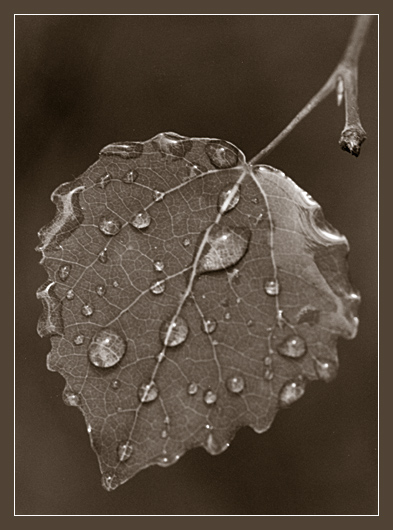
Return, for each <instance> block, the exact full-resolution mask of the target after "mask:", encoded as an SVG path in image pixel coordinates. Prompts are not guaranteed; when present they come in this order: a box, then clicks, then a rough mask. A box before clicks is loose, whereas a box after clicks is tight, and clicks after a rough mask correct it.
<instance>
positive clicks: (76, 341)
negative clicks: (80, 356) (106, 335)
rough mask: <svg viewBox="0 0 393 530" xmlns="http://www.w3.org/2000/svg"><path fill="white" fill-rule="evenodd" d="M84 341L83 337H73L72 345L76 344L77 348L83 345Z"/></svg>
mask: <svg viewBox="0 0 393 530" xmlns="http://www.w3.org/2000/svg"><path fill="white" fill-rule="evenodd" d="M84 341H85V337H84V336H83V335H76V336H75V337H74V344H76V345H77V346H80V345H81V344H83V343H84Z"/></svg>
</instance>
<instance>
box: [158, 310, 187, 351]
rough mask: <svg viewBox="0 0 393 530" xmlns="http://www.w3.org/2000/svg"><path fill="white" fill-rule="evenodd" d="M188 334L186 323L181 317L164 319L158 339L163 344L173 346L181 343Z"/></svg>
mask: <svg viewBox="0 0 393 530" xmlns="http://www.w3.org/2000/svg"><path fill="white" fill-rule="evenodd" d="M187 335H188V324H187V322H186V321H185V320H184V318H183V317H181V316H178V317H177V318H176V319H171V320H168V321H165V322H164V323H163V324H162V326H161V329H160V339H161V341H162V342H163V344H164V345H165V346H169V347H173V346H178V345H179V344H182V343H183V342H184V341H185V340H186V338H187Z"/></svg>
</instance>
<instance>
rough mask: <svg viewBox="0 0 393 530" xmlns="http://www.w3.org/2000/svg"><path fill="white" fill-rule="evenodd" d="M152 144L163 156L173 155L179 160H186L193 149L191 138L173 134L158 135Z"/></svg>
mask: <svg viewBox="0 0 393 530" xmlns="http://www.w3.org/2000/svg"><path fill="white" fill-rule="evenodd" d="M152 143H153V146H154V147H155V148H156V149H157V150H158V151H160V152H161V154H162V155H173V156H176V157H179V158H184V157H185V156H186V154H187V153H188V152H189V151H190V150H191V149H192V141H191V140H190V139H189V138H185V137H184V136H180V135H179V134H176V133H171V132H169V133H161V134H158V135H157V136H156V137H155V138H154V139H153V142H152Z"/></svg>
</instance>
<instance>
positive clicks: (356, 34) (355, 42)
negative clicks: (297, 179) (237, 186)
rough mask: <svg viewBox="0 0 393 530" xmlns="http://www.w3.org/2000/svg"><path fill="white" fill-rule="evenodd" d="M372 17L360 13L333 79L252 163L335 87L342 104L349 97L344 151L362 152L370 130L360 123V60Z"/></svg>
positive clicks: (274, 144) (342, 141) (356, 154)
mask: <svg viewBox="0 0 393 530" xmlns="http://www.w3.org/2000/svg"><path fill="white" fill-rule="evenodd" d="M372 19H373V16H372V15H359V16H358V17H357V19H356V23H355V27H354V29H353V31H352V34H351V36H350V38H349V41H348V45H347V48H346V50H345V52H344V55H343V57H342V59H341V61H340V62H339V63H338V65H337V66H336V68H335V69H334V71H333V73H332V74H331V76H330V77H329V79H328V80H327V81H326V83H325V84H324V85H323V87H322V88H321V89H320V90H319V92H317V93H316V94H315V96H314V97H312V98H311V99H310V101H309V102H308V103H307V105H306V106H305V107H304V108H303V109H302V110H301V111H300V112H299V114H297V115H296V116H295V118H293V120H292V121H291V122H290V123H289V124H288V125H287V126H286V127H285V129H283V130H282V131H281V132H280V134H279V135H278V136H276V138H274V140H273V141H272V142H270V144H268V145H267V146H266V147H265V148H264V149H262V150H261V151H259V153H258V154H257V155H255V156H254V157H253V158H252V159H251V160H250V162H249V163H250V164H251V165H253V164H256V163H257V162H260V160H261V159H262V158H264V157H265V156H267V155H268V154H270V153H271V152H272V151H273V149H274V148H275V147H277V145H278V144H279V143H280V142H281V141H282V140H284V138H286V136H288V134H289V133H290V132H291V131H292V130H293V129H294V128H295V127H296V125H297V124H298V123H300V122H301V121H302V119H303V118H305V117H306V116H307V115H308V114H309V113H310V112H311V111H312V110H313V109H314V108H315V107H316V106H317V105H319V103H321V101H323V100H324V99H325V98H326V97H327V96H328V95H329V94H330V93H331V92H333V91H334V90H336V92H337V103H338V105H340V103H341V101H342V99H343V97H345V126H344V129H343V130H342V132H341V137H340V141H339V145H340V147H341V149H343V150H344V151H348V152H349V153H351V154H353V155H355V156H359V153H360V146H361V144H362V143H363V142H364V140H365V139H366V132H365V130H364V129H363V127H362V124H361V123H360V117H359V108H358V102H357V79H358V61H359V55H360V52H361V50H362V47H363V44H364V41H365V37H366V34H367V31H368V29H369V27H370V25H371V22H372Z"/></svg>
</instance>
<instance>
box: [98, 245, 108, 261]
mask: <svg viewBox="0 0 393 530" xmlns="http://www.w3.org/2000/svg"><path fill="white" fill-rule="evenodd" d="M98 261H100V262H101V263H106V262H107V261H108V249H106V248H104V250H101V252H100V253H99V254H98Z"/></svg>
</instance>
